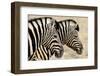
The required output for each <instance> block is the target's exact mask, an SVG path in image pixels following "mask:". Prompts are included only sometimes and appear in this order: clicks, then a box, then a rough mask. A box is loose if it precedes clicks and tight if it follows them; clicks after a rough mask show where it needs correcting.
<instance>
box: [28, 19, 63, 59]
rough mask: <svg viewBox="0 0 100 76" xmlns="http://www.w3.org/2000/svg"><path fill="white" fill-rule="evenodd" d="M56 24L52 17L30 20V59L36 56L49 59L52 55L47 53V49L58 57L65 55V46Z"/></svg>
mask: <svg viewBox="0 0 100 76" xmlns="http://www.w3.org/2000/svg"><path fill="white" fill-rule="evenodd" d="M55 26H56V25H55V20H54V19H52V18H50V17H42V18H36V19H31V20H29V21H28V59H29V60H34V56H35V58H37V60H40V59H41V60H47V59H49V57H50V55H49V54H47V53H45V51H50V52H51V53H52V54H55V56H56V57H58V58H59V57H61V56H62V55H63V46H62V44H61V42H60V39H59V36H58V32H57V31H56V29H55ZM44 53H45V54H44ZM46 54H47V55H48V56H47V55H46ZM33 55H34V56H33ZM39 55H40V56H41V57H39ZM32 58H33V59H32Z"/></svg>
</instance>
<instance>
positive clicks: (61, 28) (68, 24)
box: [56, 19, 83, 54]
mask: <svg viewBox="0 0 100 76" xmlns="http://www.w3.org/2000/svg"><path fill="white" fill-rule="evenodd" d="M56 30H57V32H58V35H59V38H60V41H61V43H62V44H63V45H64V44H65V45H67V46H68V47H70V48H72V49H73V50H74V51H76V52H77V53H78V54H82V49H83V45H82V43H81V41H80V39H79V36H78V32H79V25H78V24H77V22H76V21H74V20H72V19H68V20H62V21H58V22H57V23H56Z"/></svg>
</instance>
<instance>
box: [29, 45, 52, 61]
mask: <svg viewBox="0 0 100 76" xmlns="http://www.w3.org/2000/svg"><path fill="white" fill-rule="evenodd" d="M51 56H52V52H51V51H50V49H47V48H46V47H45V46H43V45H41V46H40V47H39V48H38V49H37V50H36V51H35V52H34V53H33V54H32V55H31V57H30V60H35V61H37V60H49V59H50V57H51Z"/></svg>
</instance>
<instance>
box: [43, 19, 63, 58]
mask: <svg viewBox="0 0 100 76" xmlns="http://www.w3.org/2000/svg"><path fill="white" fill-rule="evenodd" d="M44 40H46V43H45V44H44V45H45V47H47V48H49V49H50V51H51V56H52V55H55V57H57V58H60V57H62V55H63V52H64V49H63V46H62V44H61V42H60V38H59V35H58V32H57V31H56V28H55V20H54V19H52V21H51V22H50V23H48V24H47V31H46V34H45V38H44ZM44 42H45V41H44Z"/></svg>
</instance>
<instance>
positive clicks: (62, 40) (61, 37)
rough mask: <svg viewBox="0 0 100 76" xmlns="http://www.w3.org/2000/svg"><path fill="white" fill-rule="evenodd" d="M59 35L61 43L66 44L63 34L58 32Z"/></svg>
mask: <svg viewBox="0 0 100 76" xmlns="http://www.w3.org/2000/svg"><path fill="white" fill-rule="evenodd" d="M58 35H59V38H60V41H61V43H62V44H64V38H63V36H62V34H61V31H58Z"/></svg>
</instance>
